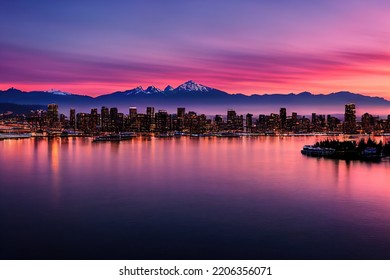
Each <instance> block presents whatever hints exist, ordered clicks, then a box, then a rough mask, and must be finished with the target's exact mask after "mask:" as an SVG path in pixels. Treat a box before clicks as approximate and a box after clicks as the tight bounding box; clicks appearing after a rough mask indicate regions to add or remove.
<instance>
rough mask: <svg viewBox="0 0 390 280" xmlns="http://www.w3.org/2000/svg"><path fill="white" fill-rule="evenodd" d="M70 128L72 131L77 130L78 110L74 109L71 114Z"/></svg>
mask: <svg viewBox="0 0 390 280" xmlns="http://www.w3.org/2000/svg"><path fill="white" fill-rule="evenodd" d="M69 126H70V128H72V129H76V110H75V109H73V108H71V109H70V112H69Z"/></svg>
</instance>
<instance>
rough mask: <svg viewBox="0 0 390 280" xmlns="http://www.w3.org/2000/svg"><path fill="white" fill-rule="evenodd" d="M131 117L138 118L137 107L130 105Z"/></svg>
mask: <svg viewBox="0 0 390 280" xmlns="http://www.w3.org/2000/svg"><path fill="white" fill-rule="evenodd" d="M129 118H130V119H131V120H133V119H136V118H137V107H130V108H129Z"/></svg>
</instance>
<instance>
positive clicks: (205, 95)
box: [0, 80, 390, 113]
mask: <svg viewBox="0 0 390 280" xmlns="http://www.w3.org/2000/svg"><path fill="white" fill-rule="evenodd" d="M0 102H2V103H14V104H22V105H26V104H38V105H47V104H50V103H57V104H59V105H60V106H64V107H67V108H68V107H76V108H77V107H80V106H82V107H85V108H87V107H88V108H91V107H100V106H118V107H120V106H122V107H126V106H160V108H164V107H175V106H194V105H197V106H198V107H200V106H214V105H218V106H224V107H232V108H234V107H236V106H252V107H253V106H265V105H267V106H270V105H272V106H279V107H289V106H293V105H297V106H338V108H341V110H342V108H343V106H344V105H345V104H346V103H355V104H356V105H357V106H367V107H373V106H379V107H389V108H390V101H389V100H386V99H384V98H382V97H370V96H365V95H362V94H357V93H352V92H349V91H340V92H332V93H329V94H312V93H310V92H307V91H305V92H301V93H298V94H295V93H289V94H263V95H260V94H253V95H250V96H248V95H244V94H240V93H236V94H229V93H227V92H224V91H221V90H218V89H215V88H212V87H208V86H205V85H202V84H198V83H196V82H194V81H192V80H190V81H187V82H185V83H183V84H181V85H179V86H178V87H176V88H174V87H172V86H167V87H166V88H165V89H163V90H162V89H158V88H156V87H154V86H149V87H147V88H146V89H144V88H143V87H141V86H138V87H136V88H133V89H129V90H125V91H117V92H113V93H109V94H103V95H100V96H97V97H90V96H85V95H78V94H72V93H67V92H62V91H60V90H49V91H31V92H24V91H21V90H18V89H15V88H10V89H8V90H3V91H0ZM389 113H390V110H389Z"/></svg>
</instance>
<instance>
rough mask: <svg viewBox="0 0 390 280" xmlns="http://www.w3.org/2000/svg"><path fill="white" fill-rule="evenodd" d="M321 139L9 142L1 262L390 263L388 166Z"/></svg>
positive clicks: (2, 147) (1, 189) (3, 148)
mask: <svg viewBox="0 0 390 280" xmlns="http://www.w3.org/2000/svg"><path fill="white" fill-rule="evenodd" d="M319 139H320V138H316V137H285V138H279V137H258V138H237V139H219V138H205V139H191V138H186V137H182V138H179V139H154V138H152V139H150V140H141V139H134V140H131V141H126V142H121V143H92V141H91V139H87V138H80V139H53V140H47V139H27V140H13V141H11V140H9V141H8V140H6V141H0V164H1V165H0V237H1V239H0V240H1V241H0V242H1V243H0V258H1V259H390V162H381V163H366V162H359V161H356V162H345V161H338V160H330V159H317V158H308V157H305V156H303V155H301V154H300V149H301V147H302V146H303V145H304V144H312V143H314V142H315V141H317V140H319Z"/></svg>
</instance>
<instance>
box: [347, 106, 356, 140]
mask: <svg viewBox="0 0 390 280" xmlns="http://www.w3.org/2000/svg"><path fill="white" fill-rule="evenodd" d="M344 133H356V107H355V104H352V103H350V104H346V105H345V113H344Z"/></svg>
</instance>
